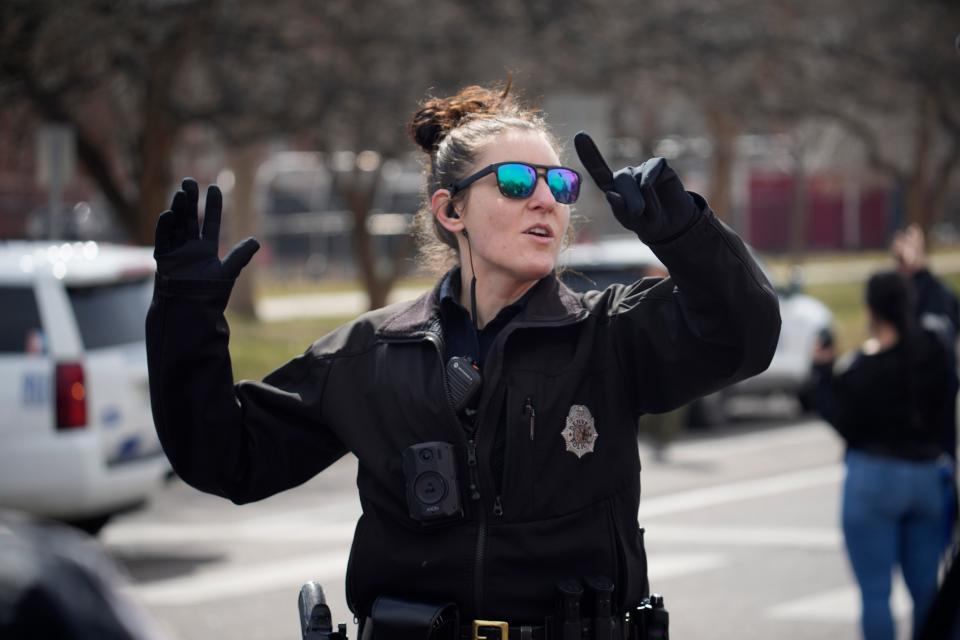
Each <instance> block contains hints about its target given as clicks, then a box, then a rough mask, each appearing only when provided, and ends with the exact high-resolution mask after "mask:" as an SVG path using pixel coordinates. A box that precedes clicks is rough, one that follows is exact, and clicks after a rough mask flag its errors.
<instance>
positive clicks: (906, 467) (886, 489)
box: [843, 450, 950, 640]
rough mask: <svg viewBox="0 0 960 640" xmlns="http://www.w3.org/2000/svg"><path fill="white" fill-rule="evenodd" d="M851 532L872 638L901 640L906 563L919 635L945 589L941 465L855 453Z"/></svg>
mask: <svg viewBox="0 0 960 640" xmlns="http://www.w3.org/2000/svg"><path fill="white" fill-rule="evenodd" d="M846 462H847V478H846V481H845V483H844V488H843V535H844V540H845V541H846V545H847V554H848V556H849V558H850V564H851V565H852V567H853V573H854V575H855V576H856V578H857V582H858V583H859V585H860V592H861V596H862V600H863V615H862V618H861V626H862V629H863V636H864V638H865V640H893V639H894V624H893V616H892V615H891V613H890V588H891V582H892V574H893V570H894V569H895V568H896V567H897V566H899V567H900V569H901V571H902V572H903V577H904V581H905V582H906V583H907V589H908V590H909V591H910V597H911V598H912V599H913V629H914V633H917V631H918V630H919V629H920V627H921V626H922V623H923V620H924V617H925V616H926V613H927V611H928V610H929V608H930V605H931V603H932V602H933V599H934V596H935V595H936V592H937V569H938V566H939V561H940V556H941V553H942V552H943V549H944V546H945V543H946V540H945V537H944V526H945V525H944V520H945V518H946V517H947V516H946V513H945V512H944V504H945V495H947V492H948V491H950V489H949V487H948V483H946V482H945V481H944V473H943V466H942V464H941V463H939V462H909V461H906V460H898V459H895V458H886V457H880V456H875V455H871V454H868V453H864V452H862V451H857V450H849V451H848V452H847V456H846Z"/></svg>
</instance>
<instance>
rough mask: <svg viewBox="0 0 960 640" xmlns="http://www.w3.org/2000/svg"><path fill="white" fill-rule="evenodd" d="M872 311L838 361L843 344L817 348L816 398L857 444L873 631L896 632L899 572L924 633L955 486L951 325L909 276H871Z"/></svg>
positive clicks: (852, 512) (855, 498)
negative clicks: (949, 447)
mask: <svg viewBox="0 0 960 640" xmlns="http://www.w3.org/2000/svg"><path fill="white" fill-rule="evenodd" d="M866 312H867V318H868V332H869V337H868V339H867V340H866V341H865V342H864V343H863V345H862V346H861V347H860V348H859V349H857V350H856V351H855V352H853V353H851V354H848V355H847V356H845V357H844V358H843V359H842V360H841V361H840V362H839V363H838V364H837V366H836V367H834V353H833V348H832V347H818V348H817V350H816V352H815V354H814V359H815V362H816V363H817V365H816V366H817V378H818V381H817V390H816V403H817V409H818V410H819V412H820V413H821V415H822V416H823V417H824V419H826V420H827V421H828V422H829V423H830V424H831V425H833V427H834V428H835V429H836V430H837V431H838V433H839V434H840V435H841V436H842V437H843V439H844V440H845V441H846V444H847V450H846V455H845V461H846V467H847V475H846V479H845V481H844V488H843V506H842V525H843V534H844V540H845V542H846V547H847V555H848V557H849V560H850V564H851V566H852V568H853V573H854V575H855V576H856V579H857V582H858V584H859V586H860V592H861V596H862V604H863V610H862V615H861V627H862V630H863V635H864V638H866V640H893V638H894V622H893V617H892V615H891V611H890V589H891V581H892V572H893V571H894V570H895V569H896V568H897V567H899V568H900V569H901V570H902V572H903V576H904V580H905V581H906V584H907V588H908V589H909V591H910V595H911V597H912V599H913V629H914V633H917V632H918V631H919V629H920V627H921V624H922V622H923V620H924V618H925V616H926V614H927V612H928V610H929V609H930V607H931V604H932V603H933V600H934V596H935V594H936V593H937V575H938V568H939V563H940V559H941V556H942V552H943V550H944V548H945V547H946V545H947V536H945V521H946V519H947V518H948V517H949V516H948V513H947V508H946V505H947V504H948V501H949V496H950V495H951V492H952V490H953V479H952V465H951V464H950V462H949V456H948V455H947V451H946V450H945V448H944V436H943V433H942V431H943V428H944V425H945V424H946V421H945V415H946V414H948V413H949V412H950V411H951V405H952V404H953V403H955V399H956V393H957V384H956V376H955V375H954V374H953V371H952V362H953V358H952V355H951V351H950V348H949V344H948V342H949V340H950V337H949V335H948V334H947V332H946V331H945V330H944V327H943V323H938V322H918V321H917V314H916V307H915V299H914V291H913V287H912V285H911V283H910V281H909V280H907V278H906V277H904V276H903V275H902V274H900V273H897V272H895V271H887V272H880V273H876V274H874V275H873V276H871V277H870V279H869V281H868V282H867V287H866Z"/></svg>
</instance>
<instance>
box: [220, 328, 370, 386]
mask: <svg viewBox="0 0 960 640" xmlns="http://www.w3.org/2000/svg"><path fill="white" fill-rule="evenodd" d="M351 319H352V318H350V317H343V318H309V319H304V320H290V321H285V322H258V321H255V320H250V319H248V318H243V317H240V316H237V315H232V314H228V315H227V322H228V323H229V324H230V356H231V359H232V360H233V377H234V379H235V380H260V379H261V378H263V377H264V376H265V375H267V374H268V373H270V372H271V371H273V370H274V369H276V368H277V367H279V366H280V365H282V364H283V363H284V362H286V361H287V360H289V359H290V358H293V357H294V356H298V355H300V354H301V353H303V352H304V351H306V349H307V347H309V346H310V345H311V344H313V342H314V341H315V340H316V339H317V338H321V337H323V336H325V335H326V334H328V333H330V332H331V331H332V330H333V329H335V328H336V327H339V326H340V325H342V324H343V323H345V322H347V321H348V320H351Z"/></svg>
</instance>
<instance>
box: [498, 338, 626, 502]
mask: <svg viewBox="0 0 960 640" xmlns="http://www.w3.org/2000/svg"><path fill="white" fill-rule="evenodd" d="M564 343H565V341H563V340H556V341H554V342H552V344H546V345H541V348H542V349H546V350H548V351H550V352H552V354H553V357H550V358H548V359H547V364H548V365H560V366H555V367H550V366H545V367H541V366H529V365H530V364H531V363H538V362H540V361H541V358H540V353H539V351H540V350H539V349H538V353H536V354H535V353H530V348H531V345H527V346H526V348H523V349H520V350H519V351H521V352H527V353H526V354H525V355H526V358H523V357H521V356H523V355H524V354H523V353H521V354H520V355H519V356H516V357H515V358H514V359H513V360H512V362H511V367H510V369H509V371H508V372H507V375H506V378H505V382H506V386H507V391H506V401H505V404H504V411H503V412H502V413H501V416H502V418H501V419H502V421H503V428H504V429H503V431H504V434H505V437H504V454H503V458H504V461H503V470H502V476H501V479H500V492H499V495H500V497H501V501H500V502H501V505H502V511H503V513H502V516H501V517H503V518H504V519H506V520H510V521H518V520H519V521H522V520H528V519H543V518H551V517H556V516H560V515H563V514H567V513H571V512H574V511H577V510H579V509H582V508H584V507H586V506H587V505H590V504H593V503H595V502H597V501H598V500H601V499H603V498H605V497H607V496H610V495H611V494H613V493H615V492H616V491H617V490H619V489H622V488H623V487H624V486H625V485H627V484H629V483H631V482H635V481H636V475H635V474H637V473H639V471H640V468H639V458H638V453H637V441H636V420H635V418H633V417H632V410H631V408H630V407H631V406H632V399H631V398H628V397H625V393H624V392H623V391H620V390H622V389H624V388H625V386H626V385H623V384H622V381H619V380H618V379H617V376H618V372H619V370H618V368H617V366H616V364H615V363H613V362H605V361H604V359H603V358H597V357H594V356H596V355H598V354H596V353H595V352H593V350H592V349H591V348H590V345H587V344H585V343H583V342H580V343H576V344H577V347H578V348H577V349H574V350H572V353H571V351H570V350H569V347H568V350H567V353H568V356H569V359H568V360H567V362H566V363H560V362H557V361H556V356H557V354H562V353H563V351H564V348H563V347H562V346H561V345H563V344H564ZM566 344H567V345H569V344H570V343H569V342H566ZM496 474H497V470H496V469H495V470H494V475H495V476H496ZM495 481H496V478H495Z"/></svg>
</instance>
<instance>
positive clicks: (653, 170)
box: [573, 132, 700, 244]
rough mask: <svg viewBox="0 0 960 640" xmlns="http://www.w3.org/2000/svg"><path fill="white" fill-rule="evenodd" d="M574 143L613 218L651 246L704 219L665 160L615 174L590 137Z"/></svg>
mask: <svg viewBox="0 0 960 640" xmlns="http://www.w3.org/2000/svg"><path fill="white" fill-rule="evenodd" d="M573 141H574V145H575V146H576V148H577V155H578V156H580V162H582V163H583V166H584V167H586V169H587V171H588V172H589V173H590V176H591V177H592V178H593V181H594V182H596V183H597V186H598V187H600V189H601V190H602V191H603V192H604V194H605V195H606V196H607V202H609V203H610V208H611V209H613V215H614V216H616V218H617V220H618V221H619V222H620V224H622V225H623V226H624V227H626V228H627V229H630V230H631V231H633V232H634V233H636V234H637V235H638V236H639V237H640V239H641V240H643V241H644V242H646V243H647V244H656V243H658V242H665V241H667V240H671V239H673V238H675V237H677V236H678V235H680V234H681V233H683V232H684V231H686V230H687V229H688V228H690V227H691V226H693V223H694V222H696V221H697V219H698V218H699V217H700V207H699V206H698V205H697V202H696V201H695V200H694V198H693V196H691V195H690V194H689V193H687V191H686V190H684V188H683V183H682V182H680V178H679V177H678V176H677V172H676V171H674V170H673V169H671V168H670V167H669V166H668V165H667V161H666V160H664V159H663V158H650V159H649V160H647V161H646V162H644V163H643V164H642V165H640V166H639V167H625V168H623V169H620V170H619V171H617V172H616V173H614V172H612V171H610V167H609V166H607V162H606V160H604V159H603V156H602V155H600V150H599V149H597V145H596V144H595V143H594V142H593V139H591V138H590V136H588V135H587V134H586V133H583V132H580V133H578V134H577V135H576V136H575V137H574V139H573Z"/></svg>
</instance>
